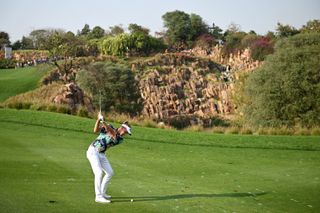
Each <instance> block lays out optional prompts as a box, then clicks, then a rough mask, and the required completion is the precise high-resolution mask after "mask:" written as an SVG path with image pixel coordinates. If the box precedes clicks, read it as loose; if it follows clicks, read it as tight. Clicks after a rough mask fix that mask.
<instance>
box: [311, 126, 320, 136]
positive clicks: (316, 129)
mask: <svg viewBox="0 0 320 213" xmlns="http://www.w3.org/2000/svg"><path fill="white" fill-rule="evenodd" d="M311 135H320V127H314V128H312V129H311Z"/></svg>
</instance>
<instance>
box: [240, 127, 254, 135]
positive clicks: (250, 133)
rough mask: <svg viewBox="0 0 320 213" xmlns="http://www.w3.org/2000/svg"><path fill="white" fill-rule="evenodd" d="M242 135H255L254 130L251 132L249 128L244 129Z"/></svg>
mask: <svg viewBox="0 0 320 213" xmlns="http://www.w3.org/2000/svg"><path fill="white" fill-rule="evenodd" d="M240 133H241V134H242V135H252V134H253V132H252V130H251V129H248V128H242V129H241V130H240Z"/></svg>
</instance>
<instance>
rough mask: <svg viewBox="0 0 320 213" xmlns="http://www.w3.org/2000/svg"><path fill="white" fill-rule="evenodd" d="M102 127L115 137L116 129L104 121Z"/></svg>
mask: <svg viewBox="0 0 320 213" xmlns="http://www.w3.org/2000/svg"><path fill="white" fill-rule="evenodd" d="M102 125H103V127H104V128H105V129H106V131H107V132H108V133H109V134H110V135H111V136H112V137H113V138H116V131H115V130H114V129H112V128H111V127H110V126H109V125H107V124H106V123H103V124H102Z"/></svg>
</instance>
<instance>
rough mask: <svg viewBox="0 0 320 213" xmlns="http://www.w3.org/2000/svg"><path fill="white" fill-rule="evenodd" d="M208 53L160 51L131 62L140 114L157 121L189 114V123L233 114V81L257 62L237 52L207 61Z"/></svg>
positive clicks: (201, 122) (206, 121)
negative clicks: (224, 58) (227, 57)
mask: <svg viewBox="0 0 320 213" xmlns="http://www.w3.org/2000/svg"><path fill="white" fill-rule="evenodd" d="M193 51H194V50H193ZM210 54H212V53H210ZM210 54H207V55H201V58H199V57H195V55H199V54H196V53H194V52H183V53H176V54H161V55H157V56H155V57H154V58H153V59H151V60H146V61H143V62H135V63H133V64H132V70H133V71H134V72H135V73H136V74H137V80H138V81H139V82H140V92H141V97H142V98H143V99H144V108H143V112H142V114H143V115H145V116H147V117H151V118H154V119H156V120H159V121H170V120H171V119H172V118H174V117H179V116H182V117H189V118H192V119H191V120H190V124H201V125H210V121H211V119H210V118H212V117H222V118H226V117H229V116H230V115H232V113H233V111H234V105H233V103H232V94H233V88H234V84H233V81H234V79H235V78H237V73H238V71H239V70H252V69H253V68H255V67H257V66H258V64H257V65H256V64H255V63H253V62H252V61H250V57H249V56H248V57H247V56H243V55H242V54H239V55H237V57H233V56H232V58H231V59H230V60H229V62H228V64H227V65H221V64H218V63H214V62H213V61H212V60H210V59H211V58H213V55H210ZM245 54H248V53H245ZM204 56H205V57H204ZM214 57H216V58H215V60H216V59H217V57H218V56H217V55H214ZM246 57H247V58H246ZM220 59H221V60H222V58H220ZM208 122H209V123H208Z"/></svg>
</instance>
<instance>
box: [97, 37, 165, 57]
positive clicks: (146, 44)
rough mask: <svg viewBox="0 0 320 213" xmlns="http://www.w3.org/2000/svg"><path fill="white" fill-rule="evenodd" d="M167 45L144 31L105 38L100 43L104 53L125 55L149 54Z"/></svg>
mask: <svg viewBox="0 0 320 213" xmlns="http://www.w3.org/2000/svg"><path fill="white" fill-rule="evenodd" d="M164 47H165V45H164V44H163V42H162V41H161V40H159V39H156V38H154V37H152V36H150V35H146V34H143V33H134V34H126V33H123V34H120V35H117V36H109V37H106V38H105V39H103V40H102V41H101V43H100V45H99V49H100V51H101V53H102V54H106V55H114V56H125V55H127V54H130V55H148V54H149V53H151V52H155V51H159V50H162V49H164Z"/></svg>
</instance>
